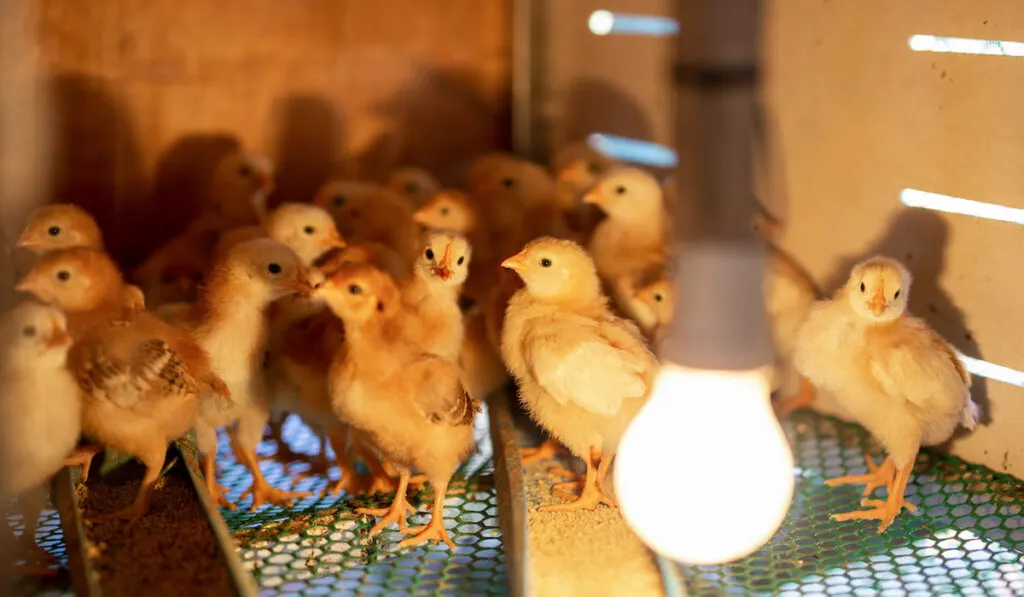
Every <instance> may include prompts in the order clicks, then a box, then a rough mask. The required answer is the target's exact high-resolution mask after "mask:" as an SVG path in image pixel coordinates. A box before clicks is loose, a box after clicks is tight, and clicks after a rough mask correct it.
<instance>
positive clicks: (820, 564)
mask: <svg viewBox="0 0 1024 597" xmlns="http://www.w3.org/2000/svg"><path fill="white" fill-rule="evenodd" d="M784 428H785V430H786V434H787V436H788V437H789V440H790V443H791V445H792V446H793V452H794V457H795V460H796V465H797V486H796V495H795V498H794V502H793V506H792V509H791V510H790V513H789V516H788V518H787V519H786V522H785V523H784V524H783V526H782V528H781V529H780V530H779V532H778V533H777V534H776V536H775V537H774V538H773V539H772V540H771V541H770V542H769V543H768V545H766V546H765V547H764V548H762V549H761V550H760V551H758V552H757V553H755V554H753V555H752V556H750V557H748V558H746V559H744V560H742V561H740V562H738V563H734V564H730V565H726V566H699V567H690V566H681V567H680V568H681V570H682V572H683V574H684V576H685V577H686V581H687V586H688V590H689V592H690V593H691V594H692V595H722V594H742V595H781V596H785V597H789V596H795V595H816V596H817V595H822V596H824V595H842V594H850V595H882V596H885V597H888V596H890V595H892V596H895V595H909V596H918V595H920V596H921V597H925V596H928V595H949V594H956V595H1024V482H1021V481H1018V480H1016V479H1014V478H1013V477H1011V476H1009V475H1002V474H997V473H994V472H992V471H991V470H989V469H986V468H984V467H980V466H975V465H970V464H967V463H964V462H962V461H960V460H957V459H955V458H952V457H948V456H943V455H940V454H935V453H932V452H925V453H922V454H921V456H919V457H918V461H917V466H916V467H915V469H914V474H913V475H912V477H911V479H910V484H909V485H908V487H907V493H906V495H907V497H908V498H909V501H910V502H913V503H914V504H915V505H917V506H918V511H917V512H906V511H904V512H903V513H902V514H900V516H899V517H898V518H897V519H896V521H895V522H894V523H893V525H892V526H891V527H890V528H889V530H888V531H887V532H886V533H885V534H884V535H879V534H878V533H877V532H876V530H877V526H878V522H877V521H848V522H842V523H839V522H834V521H832V520H831V519H830V518H829V515H830V514H834V513H838V512H846V511H849V510H854V509H858V508H859V503H860V492H861V490H862V487H859V486H845V487H836V488H830V487H826V486H824V485H823V484H822V482H823V481H824V480H825V479H826V478H829V477H835V476H839V475H846V474H862V473H864V472H865V464H864V451H865V450H867V451H869V452H870V453H871V454H872V455H873V456H875V457H876V460H877V457H878V456H879V455H880V454H882V453H883V451H882V449H881V446H879V445H878V444H877V443H875V442H874V441H873V440H872V439H871V438H870V436H868V434H867V433H866V432H865V431H864V430H863V429H861V428H860V427H857V426H855V425H850V424H846V423H843V422H841V421H838V420H835V419H832V418H829V417H824V416H821V415H816V414H813V413H797V414H795V415H793V416H792V417H791V418H790V419H789V420H788V421H786V422H785V424H784ZM879 491H880V492H884V490H879Z"/></svg>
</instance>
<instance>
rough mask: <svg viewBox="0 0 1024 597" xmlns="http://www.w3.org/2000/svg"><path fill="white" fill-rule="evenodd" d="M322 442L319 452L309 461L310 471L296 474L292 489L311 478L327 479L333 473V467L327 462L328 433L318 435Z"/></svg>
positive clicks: (293, 478)
mask: <svg viewBox="0 0 1024 597" xmlns="http://www.w3.org/2000/svg"><path fill="white" fill-rule="evenodd" d="M318 439H319V440H320V448H319V449H318V450H317V453H316V456H313V457H312V458H311V459H310V460H309V469H308V470H305V471H302V472H299V473H295V476H294V477H292V487H295V485H296V484H297V483H298V482H300V481H302V480H303V479H308V478H309V477H326V476H327V475H328V474H329V473H330V471H331V465H330V464H328V462H327V433H326V432H321V433H320V434H318Z"/></svg>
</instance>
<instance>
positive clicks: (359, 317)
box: [318, 264, 479, 549]
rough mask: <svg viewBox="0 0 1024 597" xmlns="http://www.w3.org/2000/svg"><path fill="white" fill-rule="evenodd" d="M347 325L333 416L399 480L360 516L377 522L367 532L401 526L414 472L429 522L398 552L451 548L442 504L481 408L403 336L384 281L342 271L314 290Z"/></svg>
mask: <svg viewBox="0 0 1024 597" xmlns="http://www.w3.org/2000/svg"><path fill="white" fill-rule="evenodd" d="M318 292H319V294H321V296H323V297H324V300H325V301H326V302H327V304H328V305H329V306H330V308H331V310H332V311H333V312H334V313H335V314H336V315H338V316H339V317H340V318H341V319H342V321H344V324H345V332H346V335H347V338H346V341H347V343H348V350H347V351H345V352H344V353H343V354H340V355H339V356H338V357H336V358H335V361H334V364H333V365H332V366H331V372H330V381H329V383H330V389H331V397H332V400H333V403H334V408H335V410H336V412H337V413H338V415H339V416H340V417H341V418H342V419H343V420H346V421H348V422H349V423H350V424H351V425H353V426H354V427H356V428H357V429H359V430H360V431H362V432H363V433H365V434H366V435H367V437H369V438H370V439H371V441H372V442H373V444H374V446H375V447H376V449H377V450H378V452H379V453H380V455H381V457H382V459H383V460H384V461H386V462H388V463H390V464H392V465H393V466H394V467H395V469H396V470H397V471H398V473H399V484H398V490H397V492H396V493H395V499H394V502H393V503H392V504H391V506H390V507H389V508H387V509H383V510H376V509H360V510H357V512H358V513H360V514H368V515H371V516H381V517H382V518H381V520H380V521H379V522H378V523H377V524H376V525H375V526H374V527H373V529H371V530H370V534H371V535H374V534H376V533H379V532H380V531H381V529H383V528H384V527H385V526H387V525H389V524H391V523H395V522H397V523H398V524H399V528H403V527H405V525H406V524H407V523H406V512H407V510H408V509H409V506H408V503H407V502H406V496H405V493H406V488H407V487H408V485H409V480H410V477H411V475H412V470H413V469H416V470H420V471H423V472H424V473H425V475H426V477H427V479H428V481H429V482H430V483H431V485H432V486H433V488H434V506H433V512H432V516H431V520H430V523H429V524H428V525H426V526H425V527H423V528H420V529H409V530H410V531H411V532H416V533H417V534H416V535H415V536H413V537H411V538H409V539H406V540H404V541H402V542H401V544H400V546H401V547H405V546H409V545H418V544H420V543H423V542H425V541H428V540H432V541H444V542H445V543H446V544H447V545H448V546H449V547H450V548H451V549H454V548H455V545H454V543H453V542H452V540H451V538H450V537H449V536H448V532H447V530H445V527H444V499H445V493H446V492H447V490H448V482H449V481H450V480H451V476H452V474H453V473H454V472H455V469H456V467H457V466H458V464H459V462H461V461H462V460H463V459H465V458H466V457H467V456H468V455H469V454H470V452H471V451H472V449H473V418H474V415H475V413H476V412H477V410H478V408H479V405H478V404H477V403H476V402H475V401H474V400H473V399H472V398H470V396H469V395H468V394H467V393H466V391H465V389H464V388H463V387H462V383H461V382H460V379H459V369H458V367H457V366H456V365H455V364H454V363H451V362H449V361H446V360H445V359H442V358H440V357H437V356H434V355H427V354H424V353H423V352H422V350H421V349H420V348H419V347H418V346H417V345H416V344H415V343H413V342H410V341H409V340H408V339H407V338H406V336H405V333H404V330H403V327H404V325H403V322H402V317H401V311H400V310H401V306H400V304H401V298H400V295H399V291H398V289H397V287H396V286H395V285H394V282H392V281H391V278H389V277H388V276H387V274H385V273H383V272H381V271H380V270H377V269H375V268H373V267H372V266H368V265H363V264H348V265H346V266H344V267H343V268H342V269H340V270H339V271H338V272H337V273H335V274H334V275H333V276H332V277H331V278H329V279H328V280H327V281H326V282H325V283H324V285H323V286H322V287H321V289H320V290H319V291H318Z"/></svg>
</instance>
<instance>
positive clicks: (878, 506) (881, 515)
mask: <svg viewBox="0 0 1024 597" xmlns="http://www.w3.org/2000/svg"><path fill="white" fill-rule="evenodd" d="M861 504H863V505H865V506H868V507H870V508H871V509H870V510H854V511H853V512H843V513H841V514H833V515H832V517H831V518H832V520H835V521H837V522H844V521H847V520H878V521H881V522H880V524H879V525H878V533H879V534H882V533H884V532H885V531H886V529H888V528H889V526H890V525H891V524H892V523H893V521H894V520H896V516H897V515H898V514H899V513H900V510H902V509H903V508H906V509H907V510H911V509H912V505H911V504H909V503H907V502H906V501H905V500H903V498H896V499H893V498H892V497H890V498H889V499H888V500H884V501H883V500H864V501H862V502H861Z"/></svg>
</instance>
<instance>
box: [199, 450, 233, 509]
mask: <svg viewBox="0 0 1024 597" xmlns="http://www.w3.org/2000/svg"><path fill="white" fill-rule="evenodd" d="M215 460H216V458H215V457H214V455H213V454H207V455H204V456H202V463H201V464H202V467H203V477H204V478H205V479H206V493H208V494H209V495H210V498H211V499H213V503H214V504H216V505H217V507H219V508H227V509H228V510H237V509H238V506H236V505H235V504H233V503H232V502H231V501H230V500H228V498H227V494H228V489H227V487H224V486H223V485H221V484H220V483H218V482H217V476H216V473H215V472H214V466H215Z"/></svg>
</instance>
